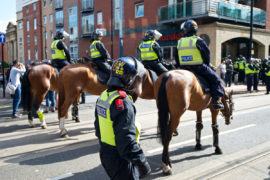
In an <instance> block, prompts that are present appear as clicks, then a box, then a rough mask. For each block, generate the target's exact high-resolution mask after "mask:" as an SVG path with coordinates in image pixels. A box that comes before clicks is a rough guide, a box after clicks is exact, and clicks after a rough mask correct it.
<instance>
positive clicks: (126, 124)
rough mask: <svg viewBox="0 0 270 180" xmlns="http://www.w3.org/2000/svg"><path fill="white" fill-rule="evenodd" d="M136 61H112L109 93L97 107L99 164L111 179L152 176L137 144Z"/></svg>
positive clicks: (125, 59) (102, 97) (137, 90)
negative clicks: (134, 101) (134, 102)
mask: <svg viewBox="0 0 270 180" xmlns="http://www.w3.org/2000/svg"><path fill="white" fill-rule="evenodd" d="M135 61H136V60H135V58H133V57H129V56H127V57H121V58H119V59H117V60H115V61H114V63H113V68H112V71H111V76H110V79H109V81H108V83H107V85H108V89H107V90H105V91H104V92H103V93H102V94H101V96H100V97H99V98H98V100H97V103H96V109H95V117H96V118H95V129H96V136H97V137H98V139H99V144H100V150H99V152H100V160H101V164H102V166H103V167H104V169H105V171H106V173H107V174H108V176H109V177H110V179H119V180H122V179H134V180H137V179H139V178H143V177H146V176H148V175H149V174H150V172H151V168H150V166H149V164H148V162H147V159H146V157H145V155H144V153H143V150H142V149H141V147H140V146H139V144H138V140H139V132H140V130H139V128H138V127H137V126H136V125H135V113H136V109H135V106H134V104H133V98H132V97H131V95H132V96H133V97H134V96H136V97H135V99H136V98H137V96H138V95H139V93H140V90H139V89H140V85H141V84H140V83H137V81H136V80H138V78H136V77H137V76H138V74H139V73H138V72H139V71H140V70H139V68H138V66H137V62H135ZM142 68H143V66H142Z"/></svg>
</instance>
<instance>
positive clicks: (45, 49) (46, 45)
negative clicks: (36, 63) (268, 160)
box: [39, 24, 48, 59]
mask: <svg viewBox="0 0 270 180" xmlns="http://www.w3.org/2000/svg"><path fill="white" fill-rule="evenodd" d="M39 26H40V27H42V28H44V33H43V34H44V35H45V32H46V33H47V30H46V27H45V26H43V25H41V24H39ZM46 37H47V38H48V33H47V35H46ZM44 41H45V59H47V39H45V36H44Z"/></svg>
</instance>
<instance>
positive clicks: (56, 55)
mask: <svg viewBox="0 0 270 180" xmlns="http://www.w3.org/2000/svg"><path fill="white" fill-rule="evenodd" d="M59 41H60V40H54V41H53V42H52V45H51V52H52V59H63V60H66V59H67V57H66V54H65V51H64V50H63V49H62V50H60V49H58V48H57V44H58V43H59Z"/></svg>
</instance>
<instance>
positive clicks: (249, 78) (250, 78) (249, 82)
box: [247, 74, 253, 91]
mask: <svg viewBox="0 0 270 180" xmlns="http://www.w3.org/2000/svg"><path fill="white" fill-rule="evenodd" d="M252 85H253V74H247V90H248V91H251V87H252Z"/></svg>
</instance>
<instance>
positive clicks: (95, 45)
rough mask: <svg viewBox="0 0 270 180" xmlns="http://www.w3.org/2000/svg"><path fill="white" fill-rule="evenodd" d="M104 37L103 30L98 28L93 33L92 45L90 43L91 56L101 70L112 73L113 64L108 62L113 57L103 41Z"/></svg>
mask: <svg viewBox="0 0 270 180" xmlns="http://www.w3.org/2000/svg"><path fill="white" fill-rule="evenodd" d="M102 37H103V32H102V31H101V30H99V29H96V30H95V31H94V32H93V33H92V37H91V42H92V43H91V45H90V57H91V59H92V60H93V62H94V63H95V64H96V65H97V66H98V68H99V69H101V71H103V72H105V73H106V74H108V75H110V72H111V65H110V64H109V63H108V59H111V56H110V54H109V53H108V51H107V49H106V48H105V46H104V44H103V43H102V42H101V39H102Z"/></svg>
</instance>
